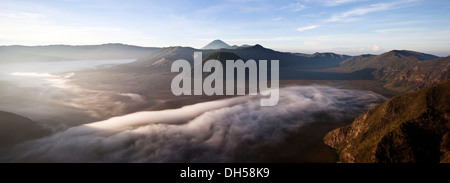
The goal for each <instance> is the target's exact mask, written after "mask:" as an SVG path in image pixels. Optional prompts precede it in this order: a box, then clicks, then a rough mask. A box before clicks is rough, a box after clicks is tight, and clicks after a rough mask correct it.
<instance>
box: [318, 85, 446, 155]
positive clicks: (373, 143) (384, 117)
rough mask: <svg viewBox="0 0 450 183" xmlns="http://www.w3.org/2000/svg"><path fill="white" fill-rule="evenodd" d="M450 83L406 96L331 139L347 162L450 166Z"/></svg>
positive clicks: (328, 140) (328, 139)
mask: <svg viewBox="0 0 450 183" xmlns="http://www.w3.org/2000/svg"><path fill="white" fill-rule="evenodd" d="M449 91H450V79H449V80H446V81H445V82H443V83H441V84H438V85H434V86H432V87H429V88H426V89H423V90H420V91H417V92H414V93H408V94H403V95H400V96H397V97H394V98H392V99H391V100H389V101H387V102H385V103H383V104H380V105H378V106H376V107H375V108H373V109H372V110H370V111H368V112H367V113H365V114H363V115H361V116H359V117H358V118H356V120H355V121H354V122H353V123H352V124H351V125H349V126H346V127H342V128H338V129H336V130H333V131H331V132H330V133H328V134H327V135H326V136H325V138H324V141H325V143H326V144H328V145H330V146H331V147H333V148H336V149H337V150H338V151H339V152H340V159H341V161H344V162H450V132H449V129H450V107H449V105H450V92H449Z"/></svg>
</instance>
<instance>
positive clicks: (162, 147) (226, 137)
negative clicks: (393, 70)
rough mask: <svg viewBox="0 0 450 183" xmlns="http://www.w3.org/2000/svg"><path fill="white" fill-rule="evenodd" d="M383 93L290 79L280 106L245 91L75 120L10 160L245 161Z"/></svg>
mask: <svg viewBox="0 0 450 183" xmlns="http://www.w3.org/2000/svg"><path fill="white" fill-rule="evenodd" d="M383 100H385V98H384V97H382V96H381V95H378V94H375V93H373V92H369V91H356V90H345V89H337V88H332V87H324V86H304V87H298V86H297V87H288V88H283V89H281V90H280V100H279V103H278V105H277V106H275V107H261V106H260V96H242V97H235V98H231V99H225V100H219V101H212V102H204V103H198V104H195V105H189V106H185V107H182V108H179V109H172V110H163V111H149V112H137V113H132V114H129V115H125V116H119V117H114V118H111V119H108V120H105V121H99V122H95V123H90V124H86V125H81V126H76V127H72V128H69V129H67V130H65V131H62V132H59V133H56V134H54V135H52V136H49V137H46V138H43V139H39V140H35V141H32V142H29V143H28V144H24V145H21V146H19V147H18V148H17V153H16V155H18V156H16V157H13V158H11V160H13V161H19V162H21V161H25V162H27V161H32V162H240V161H243V157H244V159H245V156H252V154H254V153H257V152H256V151H255V149H256V148H258V147H261V146H264V145H270V144H275V143H277V142H279V141H280V140H283V138H284V136H285V134H286V133H288V132H289V131H292V130H295V129H297V128H299V127H301V126H303V125H306V124H309V123H314V122H316V121H320V120H319V119H321V120H322V121H323V118H324V117H326V118H327V119H330V120H339V119H343V118H348V117H352V116H356V115H358V114H360V113H362V112H364V111H366V110H368V109H369V108H371V107H373V106H374V105H375V104H377V103H380V102H381V101H383ZM240 147H246V148H245V150H243V149H241V148H240ZM259 153H261V152H259ZM244 161H245V160H244Z"/></svg>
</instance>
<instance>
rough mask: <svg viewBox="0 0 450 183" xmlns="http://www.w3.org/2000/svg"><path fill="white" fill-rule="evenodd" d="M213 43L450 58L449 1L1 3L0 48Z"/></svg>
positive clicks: (72, 0) (80, 0) (79, 0)
mask: <svg viewBox="0 0 450 183" xmlns="http://www.w3.org/2000/svg"><path fill="white" fill-rule="evenodd" d="M213 39H221V40H223V41H225V42H227V43H229V44H238V45H241V44H256V43H258V44H261V45H263V46H265V47H269V48H273V49H276V50H281V51H293V52H303V53H312V52H316V51H318V52H325V51H332V52H337V53H345V54H351V55H355V54H361V53H381V52H385V51H389V50H392V49H409V50H416V51H422V52H428V53H433V54H437V55H440V56H447V55H450V1H449V0H393V1H370V0H282V1H281V0H276V1H270V0H257V1H256V0H222V1H212V0H205V1H192V0H189V1H188V0H179V1H171V0H164V1H163V0H155V1H152V0H135V1H133V0H127V1H124V0H59V1H57V0H45V1H42V0H40V1H37V0H36V1H33V0H23V1H18V0H14V1H13V0H11V1H10V0H0V45H15V44H20V45H48V44H76V45H85V44H102V43H125V44H132V45H140V46H157V47H165V46H173V45H181V46H192V47H195V48H201V47H203V46H204V45H206V44H207V43H209V42H210V41H212V40H213Z"/></svg>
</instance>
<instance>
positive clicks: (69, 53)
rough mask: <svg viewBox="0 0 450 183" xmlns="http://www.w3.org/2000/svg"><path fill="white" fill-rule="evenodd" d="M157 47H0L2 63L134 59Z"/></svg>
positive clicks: (106, 45)
mask: <svg viewBox="0 0 450 183" xmlns="http://www.w3.org/2000/svg"><path fill="white" fill-rule="evenodd" d="M159 49H160V48H156V47H140V46H132V45H125V44H102V45H82V46H71V45H49V46H0V63H6V62H33V61H61V60H96V59H98V60H104V59H132V58H136V59H137V58H140V57H144V56H147V55H149V54H152V53H153V52H155V51H157V50H159Z"/></svg>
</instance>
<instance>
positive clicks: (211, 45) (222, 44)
mask: <svg viewBox="0 0 450 183" xmlns="http://www.w3.org/2000/svg"><path fill="white" fill-rule="evenodd" d="M221 48H232V47H231V46H230V45H228V44H227V43H225V42H223V41H222V40H220V39H216V40H214V41H212V42H210V43H209V44H207V45H206V46H204V47H203V48H202V49H204V50H215V49H221Z"/></svg>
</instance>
